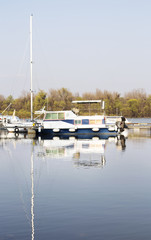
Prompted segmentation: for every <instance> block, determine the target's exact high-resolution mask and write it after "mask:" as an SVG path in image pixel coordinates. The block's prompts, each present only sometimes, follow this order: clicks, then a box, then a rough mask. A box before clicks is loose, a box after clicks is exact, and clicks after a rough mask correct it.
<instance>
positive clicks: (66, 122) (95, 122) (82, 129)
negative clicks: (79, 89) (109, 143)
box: [36, 100, 125, 138]
mask: <svg viewBox="0 0 151 240" xmlns="http://www.w3.org/2000/svg"><path fill="white" fill-rule="evenodd" d="M76 102H77V101H76ZM78 103H79V101H78ZM80 103H101V100H91V101H80ZM124 120H125V118H123V119H121V122H120V125H118V124H116V123H114V124H110V125H109V124H107V123H106V117H105V116H104V115H103V114H102V115H93V116H79V115H77V114H76V113H75V112H74V111H72V110H64V111H44V119H43V122H42V125H41V126H40V127H39V128H38V129H37V130H36V133H37V136H41V137H42V138H52V137H53V136H59V137H65V136H66V137H68V136H77V137H80V138H86V137H87V138H89V137H92V136H99V137H100V136H101V137H104V138H108V137H112V136H117V135H118V134H119V133H120V132H124V128H125V122H124ZM121 123H122V124H121Z"/></svg>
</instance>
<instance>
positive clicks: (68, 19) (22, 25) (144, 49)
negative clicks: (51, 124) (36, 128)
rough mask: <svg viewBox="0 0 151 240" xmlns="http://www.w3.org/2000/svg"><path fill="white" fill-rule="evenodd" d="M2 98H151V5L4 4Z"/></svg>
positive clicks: (37, 0)
mask: <svg viewBox="0 0 151 240" xmlns="http://www.w3.org/2000/svg"><path fill="white" fill-rule="evenodd" d="M0 6H1V7H0V29H1V38H0V83H1V87H0V89H1V91H0V94H2V95H4V96H8V95H13V96H14V97H18V96H20V95H21V94H22V92H23V90H25V91H30V63H29V20H30V14H31V13H32V14H33V62H34V64H33V89H34V91H35V92H38V91H39V89H43V90H45V91H46V92H48V90H49V89H51V88H53V89H59V88H61V87H65V88H67V89H68V90H70V91H72V92H73V93H77V92H78V93H80V94H82V93H83V92H95V90H96V89H97V88H98V89H101V90H102V91H104V90H109V91H111V92H114V91H118V92H119V93H121V94H122V95H123V94H124V93H125V92H129V91H132V90H133V89H144V90H145V91H146V93H148V94H151V83H150V82H151V14H150V13H151V1H149V0H141V1H140V0H26V1H21V0H13V1H8V0H0Z"/></svg>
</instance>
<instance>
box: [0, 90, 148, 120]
mask: <svg viewBox="0 0 151 240" xmlns="http://www.w3.org/2000/svg"><path fill="white" fill-rule="evenodd" d="M74 100H103V101H104V102H105V109H104V113H105V114H106V115H110V116H111V115H123V116H125V117H129V118H138V117H151V95H147V94H146V93H145V91H144V90H143V89H136V90H132V91H131V92H128V93H125V94H124V96H121V94H120V93H118V92H109V91H106V90H104V91H101V90H100V89H96V91H95V92H94V93H91V92H85V93H83V94H82V95H80V94H79V93H75V94H73V93H72V92H71V91H69V90H68V89H66V88H61V89H57V90H56V89H49V90H48V92H45V91H44V90H39V92H38V93H36V94H34V97H33V108H34V111H37V110H40V109H42V108H43V107H45V110H52V111H55V110H70V109H73V108H78V109H79V114H89V113H90V109H89V106H86V105H85V106H84V108H82V106H81V105H76V106H75V105H74V106H73V104H72V101H74ZM10 103H11V105H10V107H9V108H8V109H7V110H6V111H5V112H4V115H6V114H9V115H11V114H12V113H13V111H14V109H15V110H16V115H17V116H18V117H20V118H30V93H27V92H24V93H22V96H20V97H19V98H16V99H14V98H13V96H12V95H10V96H8V97H6V98H5V97H4V96H3V95H0V113H2V112H3V111H4V109H6V108H7V106H8V105H9V104H10ZM100 111H101V108H100V106H98V105H97V104H94V105H92V106H91V113H93V114H94V113H97V114H100ZM35 117H36V116H35Z"/></svg>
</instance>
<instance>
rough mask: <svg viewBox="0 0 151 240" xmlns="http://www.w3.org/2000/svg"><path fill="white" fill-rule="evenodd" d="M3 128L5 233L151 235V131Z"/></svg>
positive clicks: (57, 239) (135, 239)
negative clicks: (101, 134)
mask: <svg viewBox="0 0 151 240" xmlns="http://www.w3.org/2000/svg"><path fill="white" fill-rule="evenodd" d="M0 136H1V139H0V193H1V195H0V196H1V197H0V239H2V240H6V239H8V240H11V239H14V240H25V239H28V240H29V239H31V240H33V239H35V240H43V239H44V240H47V239H49V240H71V239H72V240H80V239H85V240H142V239H143V240H150V239H151V185H150V183H151V157H150V156H151V137H150V134H149V133H139V134H138V133H130V135H129V136H128V138H127V139H123V138H122V139H117V138H109V139H107V140H105V139H97V138H94V139H91V140H87V139H85V140H76V139H70V140H60V139H58V138H56V139H53V140H41V139H32V138H29V136H24V135H21V134H20V135H16V136H15V135H13V134H8V135H6V134H3V133H1V135H0Z"/></svg>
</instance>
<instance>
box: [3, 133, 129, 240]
mask: <svg viewBox="0 0 151 240" xmlns="http://www.w3.org/2000/svg"><path fill="white" fill-rule="evenodd" d="M30 137H31V136H28V135H27V134H15V133H8V132H6V131H4V132H0V147H2V148H3V149H4V150H6V151H10V150H9V148H10V145H9V144H10V143H11V144H13V146H14V148H16V144H17V143H20V142H22V143H24V144H25V143H29V144H30V145H31V149H30V186H31V187H30V196H31V197H30V200H29V201H30V227H31V239H32V240H34V238H35V214H34V201H35V192H34V191H35V189H34V182H35V179H34V178H35V174H34V173H35V166H34V159H35V158H36V157H38V158H42V159H45V160H47V159H50V158H51V159H57V158H59V159H67V158H68V159H70V161H72V163H73V166H74V167H76V168H86V169H88V168H103V167H104V166H105V165H106V157H105V150H106V146H107V144H110V143H113V144H114V145H115V146H116V147H117V148H118V149H120V150H125V147H126V143H125V141H126V140H125V139H123V138H121V137H120V138H108V139H100V138H98V137H94V138H92V139H76V138H74V137H70V138H69V139H59V138H58V137H55V138H53V139H41V138H39V139H32V138H30Z"/></svg>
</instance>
